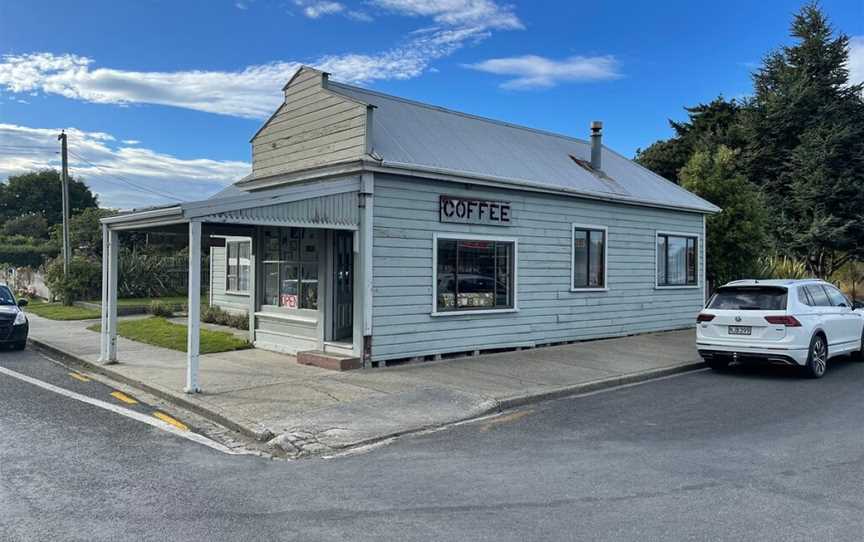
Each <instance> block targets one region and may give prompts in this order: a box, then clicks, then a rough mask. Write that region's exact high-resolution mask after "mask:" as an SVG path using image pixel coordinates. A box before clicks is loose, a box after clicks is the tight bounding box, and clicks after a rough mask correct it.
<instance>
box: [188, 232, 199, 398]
mask: <svg viewBox="0 0 864 542" xmlns="http://www.w3.org/2000/svg"><path fill="white" fill-rule="evenodd" d="M188 305H189V315H188V320H187V322H186V388H185V389H184V391H185V392H186V393H200V392H201V387H200V386H199V385H198V352H199V346H200V344H199V343H200V339H201V337H200V330H201V223H200V222H190V223H189V302H188Z"/></svg>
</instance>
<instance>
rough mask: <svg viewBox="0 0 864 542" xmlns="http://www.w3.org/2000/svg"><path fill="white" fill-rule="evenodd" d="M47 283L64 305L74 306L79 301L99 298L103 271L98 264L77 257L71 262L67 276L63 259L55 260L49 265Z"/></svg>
mask: <svg viewBox="0 0 864 542" xmlns="http://www.w3.org/2000/svg"><path fill="white" fill-rule="evenodd" d="M45 283H46V285H47V286H48V288H49V289H50V290H51V293H52V294H54V295H55V296H56V297H57V298H59V299H60V301H62V302H63V304H64V305H72V304H73V303H74V302H75V301H77V300H79V299H93V298H96V297H99V295H100V292H101V284H102V269H101V266H100V265H99V263H98V262H95V261H92V260H88V259H86V258H81V257H75V258H72V261H70V262H69V273H68V275H67V274H65V273H64V272H63V258H55V259H54V260H52V261H51V263H50V264H48V270H47V273H46V277H45Z"/></svg>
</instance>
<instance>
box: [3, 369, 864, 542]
mask: <svg viewBox="0 0 864 542" xmlns="http://www.w3.org/2000/svg"><path fill="white" fill-rule="evenodd" d="M0 366H4V367H7V368H10V369H12V370H15V371H18V372H21V373H26V374H29V375H32V376H35V377H37V378H40V379H42V380H46V381H50V382H53V383H55V384H57V385H62V386H64V387H67V388H69V389H74V390H75V391H78V392H81V393H87V394H91V395H94V396H103V398H104V394H105V392H106V390H105V389H102V388H100V387H99V386H97V385H96V384H94V383H92V382H91V383H83V382H77V381H73V379H71V378H69V376H68V371H66V370H64V369H62V368H61V367H58V366H56V365H53V364H51V363H50V362H48V361H46V360H45V359H43V358H41V357H40V356H39V355H38V354H35V353H32V352H0ZM90 384H93V386H91V385H90ZM862 392H864V364H859V363H854V362H849V361H837V362H834V363H833V364H832V366H831V367H830V369H829V372H828V374H827V375H826V376H825V378H823V379H822V380H816V381H813V380H803V379H799V378H797V376H796V375H795V374H794V373H791V372H790V371H786V370H782V369H759V370H743V369H739V370H734V371H731V372H729V373H726V374H715V373H711V372H708V371H703V372H697V373H690V374H686V375H683V376H677V377H673V378H668V379H665V380H659V381H654V382H650V383H645V384H642V385H638V386H632V387H628V388H621V389H618V390H614V391H609V392H605V393H598V394H594V395H589V396H584V397H580V398H570V399H561V400H557V401H552V402H548V403H543V404H540V405H534V406H532V407H527V408H524V409H520V410H516V411H511V412H508V413H507V414H506V415H503V416H499V417H497V418H491V419H487V420H483V421H478V422H474V423H470V424H464V425H460V426H457V427H453V428H450V429H447V430H442V431H439V432H435V433H431V434H426V435H420V436H415V437H407V438H403V439H399V440H397V441H395V442H394V443H392V444H390V445H388V446H383V447H380V448H377V449H374V450H371V451H369V452H368V453H364V454H360V455H353V456H349V457H341V458H335V459H312V460H302V461H294V462H286V461H274V460H267V459H262V458H258V457H249V456H239V457H238V456H228V455H224V454H222V453H220V452H218V451H216V450H213V449H210V448H207V447H205V446H202V445H200V444H198V443H195V442H190V441H188V440H185V439H182V438H180V437H178V436H176V435H173V434H169V433H166V432H164V431H161V430H159V429H156V428H153V427H150V426H148V425H145V424H143V423H141V422H139V421H136V420H132V419H128V418H126V417H123V416H120V415H118V414H116V413H113V412H110V411H107V410H103V409H100V408H97V407H94V406H92V405H89V404H86V403H82V402H79V401H76V400H74V399H70V398H67V397H64V396H62V395H58V394H56V393H53V392H51V391H47V390H43V389H41V388H38V387H36V386H33V385H32V384H28V383H25V382H21V381H19V380H16V379H14V378H11V377H9V376H7V375H4V374H0V540H3V541H7V540H8V541H19V540H20V541H23V540H48V539H52V540H87V541H91V540H118V539H124V540H136V541H137V540H160V541H161V540H184V541H186V540H207V541H210V540H214V541H215V540H232V541H239V540H304V541H309V540H400V541H403V540H430V539H435V540H472V541H473V540H494V541H503V540H519V541H522V540H760V541H763V542H764V541H769V540H784V541H786V540H861V538H862V533H864V415H862V414H864V408H862V407H864V393H862ZM135 408H140V409H142V411H144V412H147V411H148V410H147V409H148V408H149V407H147V406H146V405H139V406H137V407H135Z"/></svg>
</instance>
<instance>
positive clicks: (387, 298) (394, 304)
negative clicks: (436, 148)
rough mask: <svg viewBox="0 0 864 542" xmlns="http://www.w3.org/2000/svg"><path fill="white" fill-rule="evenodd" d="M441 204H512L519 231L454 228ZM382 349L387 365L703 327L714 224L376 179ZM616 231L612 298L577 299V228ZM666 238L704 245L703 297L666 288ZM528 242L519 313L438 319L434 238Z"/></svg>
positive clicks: (652, 211)
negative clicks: (709, 233)
mask: <svg viewBox="0 0 864 542" xmlns="http://www.w3.org/2000/svg"><path fill="white" fill-rule="evenodd" d="M441 194H447V195H453V196H465V197H471V198H477V199H487V200H501V201H510V202H511V204H512V207H513V216H514V219H513V225H512V226H510V227H496V226H477V225H461V224H442V223H440V222H439V220H438V201H439V200H438V198H439V196H440V195H441ZM374 202H375V204H374V205H375V207H374V252H373V254H374V261H373V266H374V288H373V311H372V314H373V341H372V356H373V359H375V360H386V359H395V358H403V357H409V356H416V355H426V354H434V353H446V352H457V351H466V350H474V349H486V348H501V347H507V346H519V345H532V344H545V343H550V342H559V341H566V340H576V339H588V338H599V337H610V336H619V335H627V334H633V333H641V332H648V331H658V330H668V329H677V328H683V327H689V326H692V325H694V321H695V320H694V319H695V315H696V313H697V312H698V311H699V310H700V308H701V307H702V305H703V301H704V299H703V289H704V237H703V216H702V215H701V214H697V213H688V212H679V211H672V210H664V209H656V208H649V207H637V206H632V205H621V204H612V203H605V202H598V201H592V200H587V199H578V198H572V197H563V196H556V195H545V194H538V193H529V192H522V191H511V190H500V189H482V188H479V187H474V188H471V189H466V185H464V184H458V183H444V182H440V181H430V180H422V179H420V180H415V179H408V178H399V177H393V176H385V175H376V177H375V197H374ZM573 222H577V223H583V224H591V225H600V226H607V227H608V228H609V234H608V236H609V238H608V251H609V259H608V261H609V267H608V271H607V272H608V287H609V291H608V292H581V293H579V292H571V291H570V272H571V271H570V258H571V247H570V243H571V234H570V229H571V223H573ZM658 230H664V231H674V232H682V233H691V234H698V235H699V236H700V244H701V245H702V246H700V250H699V253H700V262H699V282H700V284H699V287H697V288H690V289H674V290H668V289H657V288H656V287H655V234H656V232H657V231H658ZM435 232H439V233H444V232H447V233H459V232H462V233H471V234H477V235H481V234H482V235H495V236H506V237H516V238H518V240H519V253H518V285H517V292H518V294H517V295H518V303H519V309H520V310H519V312H517V313H509V314H494V315H460V316H431V315H430V313H431V312H432V235H433V233H435Z"/></svg>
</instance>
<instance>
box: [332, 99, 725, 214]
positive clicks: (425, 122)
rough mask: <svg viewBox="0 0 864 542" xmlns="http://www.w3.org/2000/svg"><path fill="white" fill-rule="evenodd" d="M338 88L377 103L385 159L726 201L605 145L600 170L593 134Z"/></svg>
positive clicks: (377, 132) (597, 191) (624, 195)
mask: <svg viewBox="0 0 864 542" xmlns="http://www.w3.org/2000/svg"><path fill="white" fill-rule="evenodd" d="M328 88H329V89H330V90H331V91H333V92H336V93H338V94H342V95H344V96H346V97H349V98H352V99H355V100H358V101H361V102H364V103H367V104H369V105H373V106H375V108H376V109H375V110H374V112H373V114H372V118H373V126H372V140H373V150H374V152H375V153H377V154H378V155H380V156H381V157H383V162H384V163H385V164H393V165H405V166H412V165H413V166H421V167H426V168H435V169H440V170H446V171H449V172H453V173H455V174H459V173H465V174H473V175H480V176H484V177H494V178H498V179H501V180H510V181H513V182H524V183H530V184H534V185H541V186H545V187H548V188H550V189H562V190H565V191H568V192H576V193H581V194H585V195H587V196H596V197H602V198H608V199H617V200H623V201H629V202H635V203H647V204H653V205H661V206H669V207H677V208H686V209H693V210H698V211H705V212H716V211H719V208H718V207H716V206H715V205H713V204H711V203H709V202H707V201H705V200H703V199H702V198H700V197H698V196H696V195H695V194H692V193H690V192H688V191H687V190H685V189H683V188H681V187H680V186H678V185H676V184H675V183H673V182H671V181H669V180H667V179H664V178H663V177H660V176H659V175H656V174H655V173H653V172H651V171H649V170H648V169H646V168H643V167H642V166H640V165H639V164H636V163H635V162H633V161H631V160H628V159H627V158H625V157H623V156H621V155H620V154H618V153H616V152H614V151H612V150H611V149H609V148H608V147H603V151H602V170H603V173H604V174H605V176H604V175H597V174H596V173H593V172H591V171H589V170H587V169H586V168H584V167H582V166H580V165H579V164H578V163H577V162H576V160H574V159H579V160H590V153H591V145H590V144H589V143H588V142H587V141H583V140H580V139H575V138H571V137H567V136H563V135H559V134H553V133H550V132H544V131H541V130H535V129H532V128H526V127H523V126H516V125H513V124H508V123H505V122H500V121H496V120H491V119H486V118H482V117H477V116H473V115H468V114H465V113H460V112H457V111H451V110H448V109H443V108H440V107H435V106H431V105H427V104H422V103H419V102H413V101H410V100H406V99H403V98H398V97H395V96H389V95H386V94H381V93H378V92H374V91H370V90H366V89H361V88H358V87H353V86H350V85H345V84H342V83H334V82H330V83H328Z"/></svg>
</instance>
